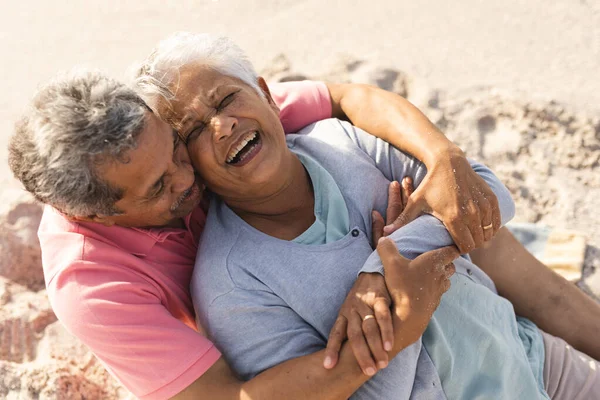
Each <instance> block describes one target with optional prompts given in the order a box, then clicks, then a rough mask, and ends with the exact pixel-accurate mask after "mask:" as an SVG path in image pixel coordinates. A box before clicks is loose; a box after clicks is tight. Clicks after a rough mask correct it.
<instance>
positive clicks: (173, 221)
mask: <svg viewBox="0 0 600 400" xmlns="http://www.w3.org/2000/svg"><path fill="white" fill-rule="evenodd" d="M278 89H279V91H280V93H279V95H276V96H275V98H278V101H279V104H280V107H281V115H282V120H283V122H284V123H286V130H287V131H294V130H297V129H298V128H299V127H301V126H302V125H304V124H306V123H308V122H312V121H313V120H315V119H319V118H323V117H329V116H331V115H333V116H339V117H344V116H345V115H347V116H348V117H349V118H350V119H351V120H352V121H353V122H354V123H355V124H356V125H358V126H362V127H363V128H365V129H367V130H370V131H371V132H372V133H375V134H379V135H380V136H382V137H384V138H387V139H389V140H390V142H392V143H394V144H395V145H397V146H398V147H401V148H404V149H405V150H407V151H411V152H412V153H414V154H415V155H416V156H417V157H419V158H421V159H423V160H424V161H425V163H426V164H427V167H428V170H429V173H428V176H427V178H426V181H425V182H424V183H423V184H422V185H421V187H420V188H419V190H420V192H417V193H415V195H416V197H415V198H417V199H419V201H418V202H417V203H418V204H419V205H420V206H422V208H423V209H425V210H429V211H432V212H434V213H437V214H438V215H440V216H442V217H444V216H447V215H452V213H453V212H454V210H457V209H461V207H460V206H461V205H462V203H463V202H466V203H468V204H471V203H473V204H474V202H472V200H471V199H472V198H476V199H478V201H479V199H482V200H483V199H485V200H487V202H488V204H489V202H492V206H489V208H487V209H484V210H483V213H482V214H484V217H485V218H487V219H486V220H485V221H484V223H483V224H482V218H481V217H479V212H478V209H477V207H475V208H474V211H475V212H474V213H473V214H469V215H475V216H476V217H469V218H468V219H466V222H467V223H466V224H463V225H462V228H463V229H459V228H457V229H455V231H456V238H455V240H456V241H457V242H458V243H460V242H463V243H464V242H467V243H466V244H463V245H464V246H465V247H466V248H467V249H470V248H472V247H473V246H474V245H475V244H480V243H481V242H482V241H483V240H484V239H485V238H488V237H484V232H483V231H484V230H483V229H482V227H483V226H487V225H488V223H489V222H490V219H491V216H490V214H492V215H493V212H492V211H490V210H492V209H493V201H494V199H493V197H491V196H490V197H487V196H486V193H489V189H487V188H486V186H485V185H479V184H478V183H480V181H478V180H476V177H474V176H473V175H474V174H473V173H472V171H470V170H467V169H464V168H462V169H461V167H460V166H461V165H463V166H464V165H467V164H466V161H465V160H464V157H462V156H460V154H461V153H460V152H459V151H458V150H456V149H455V148H454V147H452V145H450V144H449V143H448V142H447V141H446V139H445V138H444V137H443V135H441V134H440V133H439V132H438V131H437V130H435V128H433V127H432V126H431V124H430V123H429V122H428V121H427V120H426V118H425V117H423V116H422V114H420V113H419V112H418V111H417V110H415V109H414V108H413V107H411V106H410V105H409V104H407V103H406V102H405V101H404V100H402V99H400V98H398V97H397V96H393V95H391V94H388V93H382V92H379V91H377V90H376V89H374V88H369V87H352V86H346V85H330V87H329V89H330V91H329V93H328V91H327V88H326V87H325V86H324V85H322V84H319V83H300V84H295V85H292V87H291V88H288V89H285V88H284V89H282V88H278ZM278 89H277V88H275V90H274V92H277V91H278ZM281 90H283V93H282V92H281ZM286 90H287V92H286ZM294 90H295V92H294ZM294 96H298V97H297V98H296V99H295V100H294ZM365 101H366V102H367V103H366V104H367V106H364V104H363V103H364V102H365ZM374 108H377V109H379V112H380V113H381V116H380V118H379V119H373V118H372V115H373V114H375V113H374V111H373V110H374ZM375 115H379V114H375ZM424 144H427V145H429V148H427V147H426V146H425V145H424ZM448 149H455V150H452V151H446V150H448ZM10 164H11V168H12V169H13V171H14V173H15V175H16V176H17V177H18V178H19V179H20V180H21V181H22V182H23V183H24V185H25V187H26V188H27V189H28V190H29V191H31V192H32V193H33V194H34V195H35V196H36V197H37V198H38V199H40V200H41V201H43V202H45V203H47V204H48V207H47V208H46V210H45V214H44V218H43V221H42V225H41V226H40V242H41V245H42V249H43V260H44V270H45V276H46V281H47V285H48V293H49V296H50V298H51V302H52V305H53V308H54V310H55V311H56V313H57V315H58V317H59V319H60V320H61V321H62V322H63V323H64V324H65V325H66V326H67V327H68V328H69V330H71V331H72V332H73V333H74V334H76V335H77V336H78V337H79V338H80V339H82V340H83V342H84V343H86V344H87V345H88V346H90V348H91V349H92V351H94V353H95V354H96V355H97V356H98V357H99V358H100V359H101V360H102V362H103V363H104V364H105V365H106V366H107V368H108V369H109V370H110V371H111V372H112V373H113V374H114V375H115V376H117V377H118V378H119V379H120V380H121V382H123V384H124V385H125V386H126V387H127V388H128V389H129V390H131V391H132V392H133V393H134V394H135V395H136V396H137V397H139V398H147V399H154V398H157V399H163V398H169V397H173V396H176V395H177V394H179V396H180V397H182V398H183V396H186V395H190V396H198V395H200V394H202V395H204V396H205V397H210V398H244V396H247V398H261V399H263V398H282V397H286V398H336V397H343V396H347V393H348V392H347V391H348V390H350V389H348V388H353V387H354V388H356V387H357V385H360V384H361V383H362V382H364V380H365V379H366V377H365V376H364V375H363V374H362V373H361V372H362V371H361V369H359V368H358V367H357V366H356V363H355V361H354V359H353V357H352V356H351V355H350V354H349V349H348V348H343V349H342V353H341V358H340V365H339V366H338V367H336V368H335V369H334V370H333V371H328V370H325V369H323V368H322V367H321V363H322V358H323V354H320V353H316V354H314V355H311V356H307V357H303V358H301V359H296V360H291V361H289V362H288V363H285V364H282V365H280V366H277V367H274V368H272V369H271V370H269V371H267V372H265V373H264V374H262V375H260V376H258V377H256V378H254V379H253V380H251V381H249V382H246V383H244V382H240V381H238V380H237V379H236V378H235V377H234V375H233V374H231V372H230V370H229V369H228V367H227V365H226V364H225V363H224V362H223V361H222V360H220V359H219V357H220V354H219V352H218V350H216V349H215V348H214V346H212V344H211V343H210V342H209V341H208V340H207V339H206V338H204V337H203V336H202V335H201V334H199V333H198V332H197V331H195V329H194V327H195V322H194V315H193V311H192V307H191V301H190V298H189V289H188V285H189V278H190V275H191V270H192V266H193V261H194V256H195V252H196V248H197V242H198V238H199V236H200V234H201V231H202V227H203V223H204V211H203V209H202V208H200V207H198V203H199V201H200V199H201V189H202V187H201V184H200V185H198V184H197V183H198V182H197V180H196V177H195V175H194V174H193V171H192V168H191V165H190V161H189V157H188V155H187V153H186V149H185V147H184V146H182V145H181V143H180V142H179V139H178V137H177V134H176V133H175V132H174V131H173V130H172V129H171V127H169V126H168V125H167V124H166V123H164V122H163V121H161V120H160V119H158V118H157V116H156V115H155V114H154V113H153V112H152V111H151V110H150V109H149V108H148V107H147V105H146V103H145V102H144V101H142V100H141V99H140V97H138V96H137V95H136V94H135V93H134V92H132V91H131V90H130V89H128V88H127V87H125V86H123V85H121V84H118V83H116V82H114V81H112V80H110V79H107V78H105V77H103V76H101V75H98V74H88V75H84V76H80V77H76V78H67V79H63V80H58V81H56V82H53V83H51V84H50V85H48V86H47V87H45V88H44V89H42V90H41V91H40V93H39V94H38V95H37V97H36V99H35V100H34V103H33V107H32V109H31V111H30V112H29V113H28V115H26V117H25V118H24V119H23V120H22V121H21V123H20V124H19V125H18V128H17V132H16V134H15V136H14V137H13V139H12V141H11V147H10ZM453 166H457V168H452V167H453ZM452 169H456V170H457V176H456V177H453V174H452ZM448 177H451V178H452V180H451V181H452V182H453V183H457V182H458V183H459V184H462V185H465V186H461V187H462V188H463V190H461V191H460V194H461V196H462V197H461V196H458V197H457V195H449V196H441V197H442V198H443V199H444V200H447V199H450V200H451V204H450V205H446V204H438V203H435V202H434V201H432V200H431V198H440V196H438V195H437V194H436V195H435V196H431V198H430V197H427V193H428V192H427V188H428V183H435V182H436V181H439V182H442V183H443V182H444V181H446V180H447V178H448ZM427 179H428V180H429V182H428V181H427ZM439 182H438V183H437V184H436V185H435V186H436V187H438V189H436V190H439V187H440V186H442V183H439ZM454 191H455V189H454V187H453V186H450V187H447V192H448V193H451V194H452V193H454ZM432 192H433V191H432ZM471 194H472V195H471ZM428 200H429V201H428ZM480 203H485V202H484V201H481V202H480ZM442 219H444V220H445V221H446V222H447V225H449V226H457V225H456V224H458V226H459V227H460V226H461V225H460V221H455V220H449V219H448V218H442ZM475 220H476V223H477V227H478V228H477V227H473V229H472V230H471V225H473V224H474V223H473V221H475ZM465 227H466V228H465ZM497 228H498V225H495V226H494V229H497ZM452 230H453V229H451V231H452ZM465 233H467V235H466V237H468V239H464V237H465V235H464V234H465ZM485 235H488V233H485ZM461 239H462V240H461ZM539 272H540V273H544V271H543V270H541V271H539ZM497 275H498V276H499V278H498V280H499V281H502V279H504V278H505V276H504V275H502V273H501V272H498V274H497ZM506 277H508V278H506V279H507V280H508V281H510V280H512V281H513V282H514V281H516V280H515V277H514V275H512V276H511V274H508V275H506ZM369 279H374V280H376V279H379V283H380V284H381V282H382V281H381V279H380V277H374V278H371V277H369V275H368V274H362V275H361V277H360V278H359V280H358V281H357V286H355V287H360V285H361V284H362V285H365V283H364V282H368V280H369ZM556 285H560V284H558V283H557V284H556ZM366 286H370V284H368V283H367V284H366ZM498 286H499V287H500V286H501V285H498ZM506 287H509V285H508V284H507V285H506ZM520 293H521V292H520ZM577 296H578V293H575V294H574V297H571V298H576V299H578V300H577V301H572V300H569V301H568V302H567V303H566V304H567V305H568V307H567V308H570V307H573V308H574V309H575V310H577V309H581V307H579V304H580V302H581V301H582V300H581V299H579V298H578V297H577ZM525 298H526V299H527V301H529V300H531V301H532V302H533V303H535V304H537V305H538V306H540V307H543V306H546V305H547V304H546V303H545V302H544V301H543V298H542V297H539V296H535V295H534V296H532V297H531V298H528V297H526V296H525ZM537 299H539V301H538V300H537ZM521 304H525V302H521ZM522 308H523V309H524V310H526V307H525V306H522ZM578 312H579V314H578ZM571 315H572V316H573V318H580V317H581V315H582V314H581V313H580V311H575V312H573V313H572V314H571ZM534 320H535V318H534ZM556 320H558V318H555V319H551V321H550V322H549V323H550V324H555V327H556V328H555V329H554V330H553V329H551V328H548V327H546V328H545V329H546V330H547V331H549V332H551V333H553V332H556V331H560V330H561V329H563V330H564V327H563V325H562V323H559V322H554V321H556ZM596 320H598V319H596ZM592 328H593V327H590V328H588V329H592ZM580 332H581V330H580ZM556 334H560V332H558V333H556ZM565 336H566V335H565ZM361 366H362V367H363V368H362V369H363V370H366V369H368V368H369V367H366V368H365V366H364V365H361ZM291 373H293V376H294V377H296V378H298V379H290V374H291ZM350 393H351V392H350Z"/></svg>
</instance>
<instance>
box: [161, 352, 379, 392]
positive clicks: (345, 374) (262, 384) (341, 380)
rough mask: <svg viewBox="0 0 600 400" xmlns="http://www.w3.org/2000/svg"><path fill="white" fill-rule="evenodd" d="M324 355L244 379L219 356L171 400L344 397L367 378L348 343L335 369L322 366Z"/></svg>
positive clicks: (288, 362)
mask: <svg viewBox="0 0 600 400" xmlns="http://www.w3.org/2000/svg"><path fill="white" fill-rule="evenodd" d="M323 358H324V350H322V351H318V352H316V353H313V354H310V355H308V356H303V357H298V358H295V359H292V360H289V361H286V362H284V363H281V364H279V365H277V366H275V367H272V368H270V369H268V370H267V371H264V372H263V373H261V374H259V375H257V376H256V377H254V378H253V379H251V380H249V381H247V382H242V381H240V380H239V379H237V378H236V377H235V376H234V374H233V372H232V371H231V369H230V368H229V366H228V365H227V364H226V362H225V361H224V360H223V359H220V360H219V361H217V363H216V364H215V365H213V366H212V367H211V368H210V369H209V370H208V371H207V372H206V373H205V374H204V375H202V376H201V377H200V378H199V379H197V380H196V381H195V382H194V383H192V384H191V385H190V386H189V387H188V388H186V389H185V390H184V391H183V392H181V393H179V394H178V395H177V396H175V397H174V398H173V400H192V399H199V398H206V399H215V400H255V399H261V400H270V399H273V400H280V399H290V400H295V399H298V400H305V399H315V400H343V399H347V398H348V397H350V396H351V395H352V394H353V393H354V392H355V391H356V390H357V389H358V388H359V387H360V386H361V385H362V384H363V383H365V382H366V381H367V380H368V379H369V377H368V376H366V375H364V374H363V373H362V371H361V369H360V368H359V366H358V363H357V362H356V359H355V358H354V355H353V354H352V351H351V349H350V347H349V346H348V345H344V346H343V347H342V350H341V352H340V361H339V363H338V365H337V366H336V367H335V368H333V369H331V370H328V369H325V368H323Z"/></svg>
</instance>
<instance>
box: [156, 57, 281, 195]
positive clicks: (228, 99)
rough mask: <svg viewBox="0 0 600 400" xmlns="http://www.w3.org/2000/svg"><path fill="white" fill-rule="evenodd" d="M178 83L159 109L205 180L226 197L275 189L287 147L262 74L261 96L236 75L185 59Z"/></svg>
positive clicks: (215, 190) (257, 193)
mask: <svg viewBox="0 0 600 400" xmlns="http://www.w3.org/2000/svg"><path fill="white" fill-rule="evenodd" d="M178 86H179V89H178V90H177V91H174V92H175V93H176V99H175V100H173V101H172V102H171V104H170V107H169V108H168V109H167V107H163V110H161V115H163V116H164V117H166V119H167V120H168V121H169V122H170V123H171V124H172V125H173V126H174V127H175V128H176V129H177V131H178V132H179V133H180V135H181V136H182V137H183V138H184V140H185V141H186V142H187V148H188V151H189V154H190V158H191V160H192V163H193V165H194V168H195V169H196V171H197V172H198V173H199V174H200V176H201V177H202V178H203V179H204V181H205V184H206V186H207V187H208V188H209V189H211V190H212V191H213V192H215V193H216V194H218V195H220V196H221V197H223V198H224V199H225V200H228V199H229V200H251V199H260V198H262V197H264V196H265V195H268V193H271V192H272V191H274V190H276V185H277V182H278V181H279V179H278V174H279V175H281V174H282V172H284V171H285V168H286V164H287V162H288V161H287V159H289V155H290V153H289V150H288V148H287V146H286V142H285V135H284V132H283V127H282V125H281V122H280V121H279V109H278V108H277V106H276V105H275V104H274V103H273V100H272V99H271V96H270V94H269V91H268V88H267V86H266V83H265V82H264V80H263V79H262V78H260V79H259V86H260V87H261V89H262V90H263V93H264V97H263V96H261V95H259V93H257V92H256V90H255V89H253V88H252V87H251V86H249V85H247V84H245V83H244V82H242V81H240V80H239V79H236V78H232V77H229V76H226V75H223V74H221V73H219V72H217V71H215V70H213V69H210V68H207V67H204V66H197V65H189V66H186V67H183V68H182V69H181V79H180V80H179V82H178Z"/></svg>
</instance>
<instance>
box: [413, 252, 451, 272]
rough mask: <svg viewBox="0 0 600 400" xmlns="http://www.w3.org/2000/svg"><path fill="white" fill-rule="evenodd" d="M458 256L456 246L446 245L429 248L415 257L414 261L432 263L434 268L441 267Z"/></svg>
mask: <svg viewBox="0 0 600 400" xmlns="http://www.w3.org/2000/svg"><path fill="white" fill-rule="evenodd" d="M458 256H460V253H459V251H458V249H457V248H456V246H447V247H442V248H440V249H436V250H431V251H428V252H426V253H423V254H421V255H420V256H418V257H417V258H415V260H414V261H415V262H418V263H419V264H420V263H425V264H428V265H433V266H434V267H435V268H436V269H441V268H443V267H444V266H446V265H448V264H450V263H451V262H452V261H454V260H456V259H457V258H458Z"/></svg>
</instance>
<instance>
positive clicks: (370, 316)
mask: <svg viewBox="0 0 600 400" xmlns="http://www.w3.org/2000/svg"><path fill="white" fill-rule="evenodd" d="M371 318H375V316H374V315H373V314H369V315H365V317H364V318H363V322H365V321H366V320H368V319H371Z"/></svg>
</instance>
